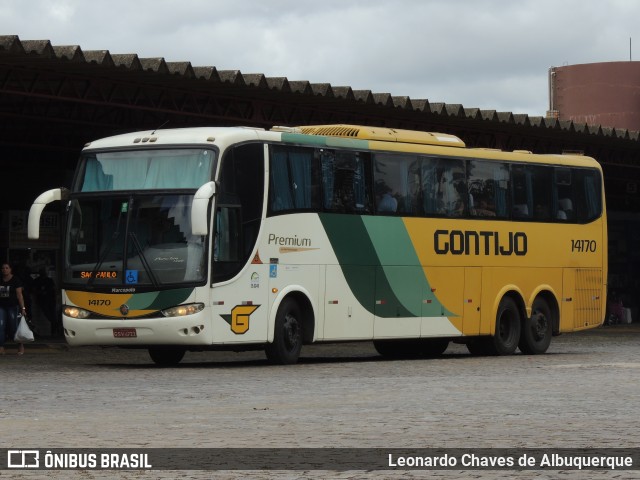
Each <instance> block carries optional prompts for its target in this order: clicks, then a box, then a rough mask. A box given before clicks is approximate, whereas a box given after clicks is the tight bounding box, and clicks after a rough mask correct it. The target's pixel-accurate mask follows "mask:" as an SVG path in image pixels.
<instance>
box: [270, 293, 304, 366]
mask: <svg viewBox="0 0 640 480" xmlns="http://www.w3.org/2000/svg"><path fill="white" fill-rule="evenodd" d="M301 349H302V313H301V311H300V307H299V306H298V303H297V302H296V301H295V300H294V299H293V298H285V299H284V300H283V301H282V303H281V304H280V306H279V307H278V312H277V313H276V322H275V326H274V332H273V343H268V344H267V346H266V347H265V353H266V354H267V359H268V360H269V361H270V362H271V363H276V364H279V365H291V364H294V363H296V362H297V361H298V357H300V350H301Z"/></svg>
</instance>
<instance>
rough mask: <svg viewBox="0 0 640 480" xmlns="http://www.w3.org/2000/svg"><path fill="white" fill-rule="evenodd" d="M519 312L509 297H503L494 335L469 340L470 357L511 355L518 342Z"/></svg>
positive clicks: (519, 328)
mask: <svg viewBox="0 0 640 480" xmlns="http://www.w3.org/2000/svg"><path fill="white" fill-rule="evenodd" d="M521 329H522V325H521V322H520V310H519V309H518V305H516V302H515V301H514V300H513V299H512V298H510V297H503V298H502V300H500V304H499V305H498V313H497V314H496V333H495V335H493V336H492V337H480V338H477V339H474V340H471V341H470V342H469V343H468V344H467V349H468V350H469V352H470V353H471V354H472V355H511V354H512V353H513V352H515V351H516V348H518V343H519V342H520V331H521Z"/></svg>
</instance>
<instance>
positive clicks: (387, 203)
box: [378, 192, 398, 212]
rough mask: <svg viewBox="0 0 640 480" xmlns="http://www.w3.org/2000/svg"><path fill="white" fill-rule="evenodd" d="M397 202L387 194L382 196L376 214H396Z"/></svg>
mask: <svg viewBox="0 0 640 480" xmlns="http://www.w3.org/2000/svg"><path fill="white" fill-rule="evenodd" d="M397 211H398V200H396V199H395V198H393V197H392V196H391V194H390V193H389V192H387V193H385V194H384V195H382V198H381V199H380V202H379V203H378V212H397Z"/></svg>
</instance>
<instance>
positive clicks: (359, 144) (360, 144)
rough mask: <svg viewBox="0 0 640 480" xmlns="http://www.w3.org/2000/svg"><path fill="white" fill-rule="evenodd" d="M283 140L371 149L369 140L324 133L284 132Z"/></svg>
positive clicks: (335, 146) (333, 146) (320, 145)
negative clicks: (329, 135)
mask: <svg viewBox="0 0 640 480" xmlns="http://www.w3.org/2000/svg"><path fill="white" fill-rule="evenodd" d="M281 139H282V141H283V142H286V143H294V144H297V145H315V146H319V147H332V148H357V149H360V150H368V149H369V141H368V140H359V139H357V138H341V137H327V136H324V135H305V134H303V133H287V132H283V133H282V137H281Z"/></svg>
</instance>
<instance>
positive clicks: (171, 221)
mask: <svg viewBox="0 0 640 480" xmlns="http://www.w3.org/2000/svg"><path fill="white" fill-rule="evenodd" d="M192 198H193V196H192V195H184V194H165V195H136V196H134V195H127V196H115V197H109V198H99V199H98V198H85V199H74V200H72V201H71V207H70V211H69V215H70V221H69V228H70V231H69V242H68V243H67V249H68V250H67V255H66V259H67V265H66V269H65V281H66V282H67V283H74V284H82V285H95V286H101V285H102V286H128V287H136V286H155V287H158V286H159V285H161V284H162V285H164V284H174V285H175V284H179V283H197V282H202V281H204V279H205V275H206V254H205V252H206V250H205V248H204V246H205V237H202V236H194V235H192V234H191V217H190V212H191V202H192Z"/></svg>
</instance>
